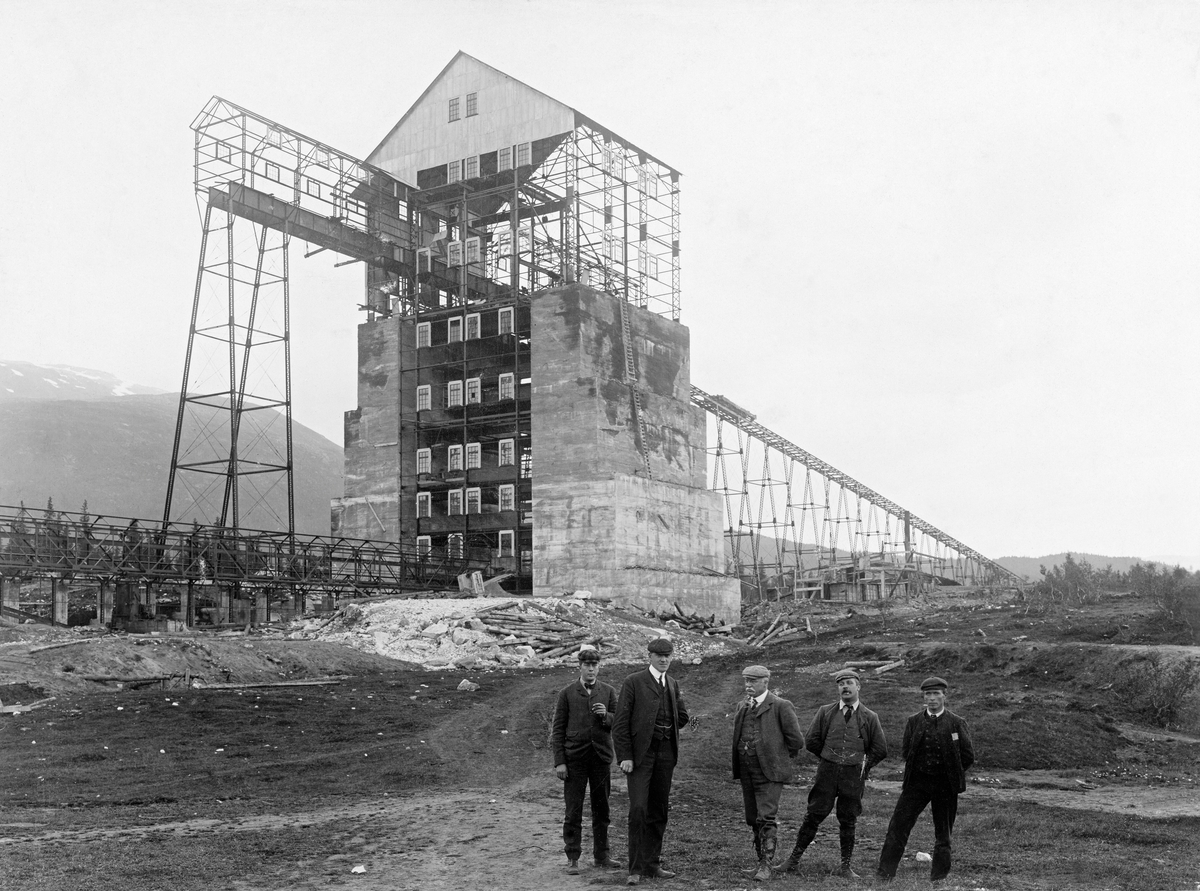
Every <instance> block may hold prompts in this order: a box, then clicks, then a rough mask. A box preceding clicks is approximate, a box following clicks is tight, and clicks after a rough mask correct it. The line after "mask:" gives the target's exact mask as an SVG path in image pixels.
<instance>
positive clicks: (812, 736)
mask: <svg viewBox="0 0 1200 891" xmlns="http://www.w3.org/2000/svg"><path fill="white" fill-rule="evenodd" d="M835 717H836V718H837V719H838V720H842V702H841V700H840V699H839V700H838V701H837V702H831V703H829V704H828V705H823V706H821V707H820V708H819V709H817V713H816V714H815V715H813V719H812V724H810V725H809V727H808V735H807V736H806V737H805V739H806V740H807V742H806V744H805V747H806V748H807V749H808V750H809V751H810V752H812V753H813V754H814V755H816V756H817V757H818V758H820V757H821V752H822V751H824V749H825V737H826V736H828V735H829V725H830V724H831V723H833V719H834V718H835ZM854 720H855V721H857V722H858V732H859V735H860V736H862V739H863V749H864V750H865V753H864V754H865V759H864V763H863V771H862V772H863V776H864V777H865V776H866V775H867V774H869V773H870V772H871V768H872V767H874V766H875V765H876V764H878V763H879V762H880V761H882V760H883V759H884V758H886V757H887V737H886V736H884V735H883V725H882V724H880V723H879V715H877V714H875V713H874V712H873V711H871V710H870V709H869V708H867V707H866V706H865V705H863V704H862V700H861V699H860V700H859V701H858V708H856V709H855V710H854Z"/></svg>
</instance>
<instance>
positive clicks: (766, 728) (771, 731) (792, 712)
mask: <svg viewBox="0 0 1200 891" xmlns="http://www.w3.org/2000/svg"><path fill="white" fill-rule="evenodd" d="M749 714H750V709H749V707H748V706H747V705H746V701H745V700H742V703H741V705H739V706H738V710H737V714H736V715H734V716H733V778H734V779H735V780H738V779H741V777H742V767H741V759H740V758H739V757H738V743H739V742H740V741H741V739H742V726H743V725H744V724H745V722H746V721H747V720H750V721H758V747H757V752H758V763H759V765H760V766H761V767H762V772H763V774H764V775H765V776H766V778H767V779H768V780H770V781H771V782H772V783H790V782H791V781H792V777H793V773H794V771H793V770H792V764H791V759H792V758H795V757H796V755H798V754H799V753H800V752H801V751H803V749H804V732H803V731H802V730H801V729H800V719H799V718H797V717H796V709H795V708H793V707H792V704H791V703H790V702H788V701H787V700H786V699H782V698H780V697H779V696H776V695H775V694H774V693H771V692H768V693H767V698H766V699H764V700H763V703H762V705H761V706H760V707H759V708H758V709H756V714H755V715H754V716H753V717H747V716H748V715H749Z"/></svg>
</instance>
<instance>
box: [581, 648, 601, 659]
mask: <svg viewBox="0 0 1200 891" xmlns="http://www.w3.org/2000/svg"><path fill="white" fill-rule="evenodd" d="M579 661H580V662H599V661H600V651H599V650H597V649H596V648H595V647H594V646H592V645H591V644H584V645H583V646H581V647H580V648H579Z"/></svg>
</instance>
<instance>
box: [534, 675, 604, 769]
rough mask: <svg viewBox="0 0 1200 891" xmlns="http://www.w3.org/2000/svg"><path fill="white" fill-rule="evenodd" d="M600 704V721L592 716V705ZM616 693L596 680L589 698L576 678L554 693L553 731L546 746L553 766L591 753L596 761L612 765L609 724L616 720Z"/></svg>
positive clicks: (602, 682)
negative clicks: (551, 751)
mask: <svg viewBox="0 0 1200 891" xmlns="http://www.w3.org/2000/svg"><path fill="white" fill-rule="evenodd" d="M593 702H603V703H604V707H605V708H606V709H608V714H606V715H605V716H604V717H603V718H600V717H597V716H596V715H594V714H592V703H593ZM616 711H617V690H616V688H615V687H613V686H611V685H610V684H606V683H604V681H599V680H598V681H596V686H595V689H593V690H592V695H591V697H590V698H589V697H588V695H587V691H586V690H584V688H583V684H582V683H581V682H580V681H579V680H578V679H577V680H576V681H575V683H573V684H571V686H569V687H564V688H563V689H562V691H561V692H560V693H559V694H558V702H557V703H556V704H555V706H554V729H553V730H551V731H550V744H551V745H552V746H553V747H554V766H555V767H558V765H560V764H566V763H567V762H568V761H574V760H576V759H578V758H583V757H585V756H586V755H587V754H588V752H589V751H593V752H595V753H596V754H597V755H598V756H599V757H600V760H601V761H603V762H604V763H606V764H612V760H613V746H612V733H611V730H612V725H613V721H614V720H615V719H616Z"/></svg>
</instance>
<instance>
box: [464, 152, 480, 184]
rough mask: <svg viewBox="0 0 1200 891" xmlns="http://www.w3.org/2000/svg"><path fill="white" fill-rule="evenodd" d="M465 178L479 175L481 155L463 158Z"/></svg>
mask: <svg viewBox="0 0 1200 891" xmlns="http://www.w3.org/2000/svg"><path fill="white" fill-rule="evenodd" d="M462 163H463V168H462V170H463V179H474V178H475V177H477V176H479V155H471V157H469V158H463V162H462Z"/></svg>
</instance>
